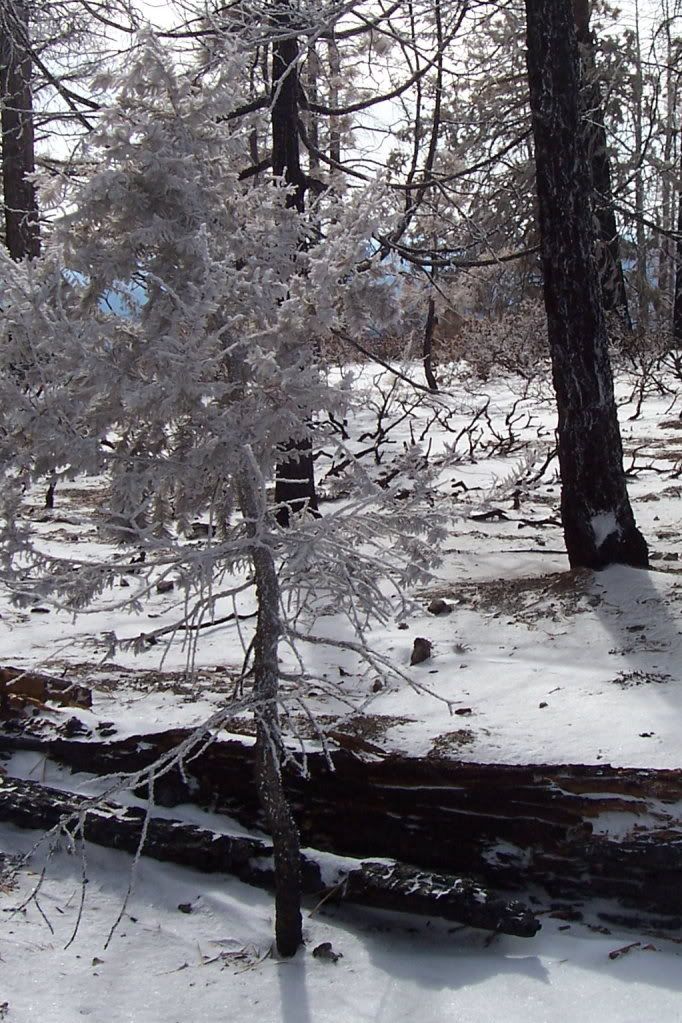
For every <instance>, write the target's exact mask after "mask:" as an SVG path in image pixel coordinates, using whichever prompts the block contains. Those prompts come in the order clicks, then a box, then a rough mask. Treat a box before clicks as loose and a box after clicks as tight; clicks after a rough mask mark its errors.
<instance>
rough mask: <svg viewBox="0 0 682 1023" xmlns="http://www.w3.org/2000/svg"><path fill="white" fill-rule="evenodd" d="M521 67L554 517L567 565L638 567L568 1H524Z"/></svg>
mask: <svg viewBox="0 0 682 1023" xmlns="http://www.w3.org/2000/svg"><path fill="white" fill-rule="evenodd" d="M526 13H527V60H528V78H529V85H530V105H531V114H532V121H533V134H534V138H535V162H536V173H537V194H538V207H539V221H540V236H541V249H542V265H543V273H544V296H545V307H546V310H547V321H548V335H549V345H550V351H551V357H552V371H553V378H554V387H555V391H556V396H557V408H558V448H559V464H560V468H561V478H562V496H561V514H562V521H563V527H564V537H565V541H566V550H567V553H568V557H569V561H570V563H571V566H573V567H577V566H585V567H588V568H602V567H604V566H605V565H608V564H610V563H612V562H622V563H625V564H630V565H636V566H642V567H643V566H646V565H647V564H648V552H647V546H646V543H645V541H644V539H643V537H642V535H641V533H640V532H639V530H638V529H637V527H636V525H635V520H634V516H633V513H632V508H631V507H630V501H629V498H628V494H627V488H626V484H625V474H624V472H623V455H622V444H621V437H620V429H619V426H618V416H617V411H616V404H615V400H614V394H613V379H612V375H611V365H610V362H609V354H608V339H607V333H606V325H605V320H604V312H603V308H602V305H601V299H600V294H599V286H598V275H597V268H596V264H595V259H594V241H595V239H594V230H593V224H592V211H591V203H590V191H591V180H590V173H589V168H588V163H587V157H586V153H585V146H584V141H583V139H584V135H583V132H582V127H581V110H580V101H579V82H580V78H579V56H578V45H577V39H576V31H575V23H574V20H573V11H572V6H571V0H526Z"/></svg>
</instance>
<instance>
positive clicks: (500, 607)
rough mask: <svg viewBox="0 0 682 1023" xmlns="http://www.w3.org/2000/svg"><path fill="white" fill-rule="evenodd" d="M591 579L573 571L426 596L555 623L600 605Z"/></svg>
mask: <svg viewBox="0 0 682 1023" xmlns="http://www.w3.org/2000/svg"><path fill="white" fill-rule="evenodd" d="M593 579H594V575H593V573H592V572H591V571H590V570H589V569H574V570H571V571H569V572H554V573H551V574H549V575H542V576H526V577H524V578H521V579H489V580H486V581H485V582H479V583H469V584H466V585H464V586H461V587H459V588H458V589H457V590H454V591H453V590H448V591H445V590H439V591H438V592H435V591H431V590H430V591H429V593H428V596H429V597H442V598H443V599H445V600H448V601H454V602H456V603H457V604H459V605H460V606H462V605H464V606H467V607H471V608H473V609H475V610H477V611H481V612H484V613H488V614H490V613H492V614H494V615H495V616H496V617H497V616H498V615H499V616H505V617H507V616H508V617H510V618H512V619H513V620H515V621H518V622H523V623H524V624H526V625H534V624H535V623H536V621H537V620H538V619H539V618H550V619H551V620H552V621H558V620H559V619H560V618H562V617H568V616H571V615H575V614H579V613H582V612H584V611H587V610H589V608H590V607H595V606H596V605H597V604H599V603H601V599H602V598H601V597H600V596H599V594H598V593H595V592H593V589H592V582H593Z"/></svg>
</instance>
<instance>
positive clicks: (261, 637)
mask: <svg viewBox="0 0 682 1023" xmlns="http://www.w3.org/2000/svg"><path fill="white" fill-rule="evenodd" d="M106 84H107V87H108V88H110V89H111V90H112V92H113V91H116V93H117V100H116V103H115V105H114V106H113V107H112V109H111V110H109V111H107V112H105V113H104V114H103V116H102V119H101V122H100V124H99V126H98V129H97V131H96V132H94V133H93V135H92V137H91V138H90V139H89V141H88V144H87V145H88V149H87V155H88V157H89V160H90V165H91V166H92V167H93V168H94V169H93V173H92V176H91V177H90V178H89V180H87V181H86V182H85V183H84V184H83V185H82V186H81V187H79V188H77V189H76V190H75V191H69V193H68V196H69V198H68V201H69V208H70V212H69V214H68V216H66V217H65V218H63V220H62V221H61V222H60V223H58V224H57V225H56V226H55V230H54V232H53V235H52V237H51V239H50V241H49V244H48V245H47V246H46V249H45V252H44V254H43V256H42V257H41V258H40V259H35V260H32V261H24V262H22V263H19V264H16V263H14V262H12V261H11V260H10V259H9V258H5V259H3V260H2V262H1V264H0V279H1V281H2V293H3V313H4V316H3V322H2V328H1V330H2V337H1V338H0V342H1V343H0V362H1V366H0V370H1V371H2V372H1V382H0V403H1V404H0V407H1V408H2V416H1V420H0V472H1V473H2V479H3V486H2V492H1V495H0V500H1V502H2V510H1V518H0V524H1V532H0V553H1V561H0V567H1V573H2V579H3V581H4V582H5V583H6V585H8V586H9V587H10V588H11V590H12V591H13V593H14V595H15V597H16V598H17V599H18V600H20V601H21V600H30V599H32V598H34V597H36V596H40V599H43V600H53V601H56V602H59V603H60V605H61V606H68V607H71V608H73V609H74V610H87V609H88V608H91V607H93V606H96V605H98V601H99V602H100V603H99V606H101V600H102V599H103V597H104V596H105V595H106V594H107V593H108V592H109V591H110V590H111V587H112V586H113V585H114V583H115V582H116V580H117V579H118V578H119V577H120V575H121V574H122V573H123V572H124V571H125V570H126V568H127V561H126V559H125V557H124V558H123V559H122V558H121V554H120V552H119V551H118V550H117V549H116V548H115V547H113V548H112V552H111V557H110V558H109V559H105V560H103V561H102V560H97V561H92V560H90V561H89V560H87V559H82V560H81V561H74V559H73V558H70V559H63V558H61V557H59V556H58V555H53V554H50V553H49V552H46V551H45V550H43V549H42V548H41V545H40V543H39V539H38V540H36V538H35V537H34V536H32V534H31V530H30V523H28V522H27V520H26V519H25V518H24V517H23V516H22V493H23V491H24V490H25V488H27V487H28V486H29V485H30V484H31V483H33V482H34V481H36V480H37V479H39V477H40V476H41V474H42V473H44V472H46V471H51V470H52V469H53V468H54V467H58V471H59V474H60V476H63V477H66V478H74V477H76V476H79V475H82V474H86V475H95V476H102V475H104V476H105V477H106V478H107V479H108V483H109V492H108V498H107V501H106V504H105V508H104V528H105V529H106V530H107V531H108V533H109V535H110V536H111V537H112V538H115V539H116V540H118V541H119V542H123V543H124V544H126V545H127V546H128V548H129V549H133V550H137V551H139V552H141V553H142V554H143V555H144V560H143V561H142V562H140V574H139V576H137V577H136V578H137V583H136V587H135V588H134V590H132V592H130V593H128V592H127V591H126V595H125V596H124V597H123V598H119V604H120V603H126V604H127V605H128V606H129V607H130V608H131V609H133V610H134V609H139V607H140V606H141V604H142V602H143V601H144V598H145V596H146V595H147V594H148V593H149V592H150V590H151V588H152V586H153V582H152V580H153V579H154V578H156V579H158V577H159V575H163V574H167V573H168V572H170V571H172V572H173V573H174V574H175V576H176V578H178V579H179V580H180V584H181V586H182V587H183V588H184V591H185V595H186V602H185V607H186V613H185V617H184V619H183V621H182V622H179V623H178V627H180V626H182V625H184V624H186V623H187V621H190V620H191V621H192V622H193V623H195V624H196V623H197V622H201V621H202V620H204V619H205V618H206V617H207V616H208V617H209V618H210V615H211V613H212V610H213V608H214V607H215V605H216V602H217V601H218V600H219V599H224V598H226V597H228V598H229V597H230V596H231V597H233V598H235V597H236V596H237V595H238V594H239V593H240V592H242V591H243V590H244V588H245V586H254V585H255V590H256V594H257V602H258V616H257V625H256V629H255V633H254V635H253V637H252V640H251V642H250V643H248V644H246V645H247V649H246V658H245V666H244V675H245V676H246V675H247V674H248V672H247V668H252V670H253V701H252V706H253V710H254V714H255V718H256V723H257V747H258V757H257V762H258V779H257V780H258V786H259V791H260V795H261V799H262V803H263V806H264V809H265V812H266V815H267V818H268V821H269V825H270V828H271V830H272V835H273V844H274V848H275V865H276V878H277V893H276V905H277V914H276V936H277V945H278V948H279V950H280V952H281V953H282V954H284V955H290V954H293V953H294V952H295V950H296V948H297V947H298V945H299V944H300V941H301V917H300V908H299V904H300V894H299V870H300V864H299V850H298V834H297V830H296V826H295V823H294V821H293V820H292V818H291V814H290V812H289V808H288V804H287V800H286V797H285V793H284V789H283V786H282V779H281V772H280V768H281V762H282V758H283V756H284V755H285V751H284V748H283V742H282V737H281V734H280V728H279V719H280V712H281V707H282V706H283V704H282V700H283V699H284V697H283V694H282V690H281V685H280V683H281V674H282V669H281V666H280V660H279V658H280V655H281V648H282V644H286V646H287V648H288V649H289V651H290V656H293V657H294V658H295V663H296V664H298V669H297V670H296V672H295V673H294V674H293V675H292V676H290V677H289V678H288V681H287V687H288V688H287V693H286V694H284V695H285V697H286V698H287V699H289V700H290V701H294V702H296V701H298V702H300V701H301V700H302V699H304V697H305V687H306V684H307V674H306V669H305V663H304V656H303V653H302V648H303V647H304V646H305V644H306V643H308V642H311V641H313V637H311V631H310V630H311V623H312V622H313V621H314V619H315V617H316V615H317V614H318V613H319V611H320V609H322V608H324V607H328V606H330V604H331V605H333V606H334V607H335V609H336V610H339V609H340V610H343V611H345V612H346V614H347V617H348V619H349V620H350V621H351V623H352V628H353V633H354V637H353V639H352V640H348V641H347V642H346V647H347V648H349V649H352V650H355V651H356V652H357V653H358V654H360V655H362V656H365V657H366V658H367V659H368V660H369V661H370V663H374V662H373V661H372V656H373V655H372V653H371V650H370V648H369V646H368V643H367V638H366V629H367V628H368V625H369V623H370V621H371V619H372V617H373V616H377V615H378V616H379V617H381V616H386V614H388V613H389V612H390V609H391V608H392V606H393V605H392V603H391V601H389V600H388V598H387V597H386V596H385V594H384V591H382V589H381V586H380V585H378V582H377V580H378V579H379V578H380V577H381V576H386V575H389V576H392V577H393V582H394V584H395V587H396V592H397V593H398V599H399V600H400V599H401V598H400V593H401V588H402V586H403V584H404V582H405V581H406V580H408V579H409V578H413V577H414V576H415V574H418V570H417V569H415V568H414V565H415V564H420V565H421V566H422V567H424V566H427V565H428V564H429V563H430V562H431V561H432V559H433V550H434V549H435V548H436V547H437V541H438V538H439V535H440V533H439V527H438V520H437V517H435V516H434V514H433V511H432V510H431V509H430V508H427V513H426V515H425V516H424V520H423V522H422V521H421V520H420V519H419V517H418V516H417V515H416V512H415V509H416V508H417V506H418V504H419V500H420V494H419V491H420V488H421V487H422V479H423V473H422V474H421V475H420V474H419V473H416V478H415V482H414V498H413V499H412V500H410V499H408V500H407V501H401V502H396V503H394V502H393V501H392V500H391V498H392V492H391V488H390V487H384V488H380V487H377V486H376V485H374V484H373V483H372V482H371V480H369V479H367V478H366V477H365V475H364V473H363V471H362V469H361V467H360V466H358V465H356V464H355V463H354V462H353V459H352V457H347V458H346V462H347V465H348V469H347V472H348V479H347V485H348V487H349V495H350V496H349V497H348V499H347V500H346V502H345V503H344V506H343V509H341V510H340V511H338V512H335V513H333V514H328V515H326V516H325V517H324V520H318V519H316V518H314V517H313V516H310V515H309V514H308V513H307V511H306V509H305V508H304V509H303V510H302V511H301V512H300V513H299V514H298V515H297V516H295V517H294V519H293V521H292V523H291V528H289V529H287V530H282V529H279V528H278V526H277V523H276V512H277V508H276V506H275V507H273V506H272V502H271V501H270V499H269V496H268V485H269V481H270V480H271V479H272V477H273V473H274V468H275V463H276V461H277V458H278V452H279V451H280V449H281V445H282V444H283V443H286V442H288V441H291V440H293V441H295V442H299V441H300V442H301V443H306V442H309V441H310V438H311V435H312V433H313V432H315V434H316V435H317V437H318V438H319V439H322V440H324V441H325V443H329V444H334V443H335V442H336V440H335V436H334V435H333V434H331V433H330V434H327V433H325V427H324V425H323V422H324V421H326V420H327V419H328V415H327V416H325V417H320V416H319V412H320V411H321V410H323V411H324V412H325V413H327V414H328V413H335V414H336V415H337V416H340V415H343V413H344V411H345V410H346V408H347V406H348V403H349V401H350V400H351V390H350V388H349V387H348V381H344V380H341V381H340V383H336V384H335V383H334V381H333V380H330V379H329V378H328V377H327V376H326V375H325V374H324V373H323V372H321V371H320V369H319V368H317V365H316V360H315V359H314V358H312V357H311V356H312V351H313V349H314V347H315V345H316V342H317V340H318V339H324V338H325V337H327V336H329V335H330V333H332V332H334V331H338V330H351V331H353V333H354V335H355V336H358V337H363V336H364V334H365V333H369V332H370V331H371V329H372V328H373V327H374V328H376V325H377V323H381V322H382V321H385V320H386V318H387V317H389V316H390V313H391V310H392V308H393V306H394V305H395V301H394V298H392V297H391V298H389V296H388V295H387V294H386V290H387V289H386V288H385V286H384V282H383V272H382V270H381V268H380V267H378V268H377V266H376V265H375V263H376V257H372V256H371V255H370V250H369V248H368V239H369V238H370V237H371V234H372V230H373V227H374V226H375V219H376V218H377V217H379V218H381V219H383V216H384V213H383V209H382V206H383V199H382V192H381V189H379V188H378V187H377V188H373V189H371V190H370V192H369V193H368V194H366V195H365V194H362V195H360V194H359V195H357V196H356V198H355V200H354V201H353V202H352V203H350V202H348V203H345V204H341V203H340V202H335V201H334V200H332V199H329V200H328V202H327V206H326V207H320V208H319V209H318V210H316V216H315V221H314V231H313V229H312V228H311V227H310V226H309V224H308V222H307V221H306V220H305V218H304V217H302V216H301V214H300V212H299V211H298V210H297V209H296V208H295V207H292V204H291V202H290V191H289V189H288V187H286V186H285V185H283V184H282V185H277V184H276V183H273V182H272V181H270V182H262V183H260V184H258V185H255V186H254V185H253V184H252V183H251V182H249V183H244V182H242V181H240V170H241V168H242V167H243V166H244V165H245V163H246V162H248V146H249V137H250V132H251V124H250V122H249V120H248V118H246V119H243V120H240V121H239V122H238V123H234V122H230V121H228V120H226V119H225V118H224V117H223V114H224V111H225V110H226V109H228V110H229V109H234V108H235V107H237V106H238V105H239V104H240V103H241V102H242V101H243V99H244V94H243V93H242V92H241V89H242V86H243V87H244V91H245V90H246V87H247V85H248V82H247V75H246V73H245V70H244V60H243V56H242V54H240V52H239V51H238V50H237V49H236V48H232V49H231V50H229V49H228V50H227V51H226V52H225V53H224V54H223V56H222V59H221V62H220V67H219V70H218V71H217V72H215V73H213V74H212V75H210V76H209V75H207V74H206V73H205V74H204V75H203V76H201V77H198V76H196V75H195V74H193V73H191V71H188V72H187V73H186V74H183V73H181V72H178V71H175V70H174V69H173V62H172V61H171V60H170V58H169V57H168V56H167V54H166V53H165V52H164V50H163V48H162V47H161V45H160V44H159V42H158V40H157V39H156V38H155V37H154V36H153V35H151V34H149V33H147V34H146V35H145V36H144V37H143V39H142V42H141V47H140V50H139V55H138V57H137V58H136V60H135V61H133V62H132V64H131V67H130V69H129V70H128V72H127V74H126V77H125V79H124V80H123V81H122V82H111V83H106ZM253 116H254V117H257V116H259V115H257V114H254V115H253ZM131 282H137V283H138V284H139V285H140V288H141V289H142V290H143V293H144V300H143V302H142V304H141V307H140V306H138V305H136V303H135V301H134V300H133V299H132V298H131V292H130V284H131ZM112 293H118V295H119V296H120V299H121V301H123V302H126V301H127V302H128V303H129V305H130V316H129V317H127V318H126V317H120V316H114V315H110V314H107V312H106V309H105V306H106V301H107V300H109V301H110V300H111V296H112ZM346 454H347V453H346ZM410 458H411V456H410V455H409V453H408V456H407V461H408V463H410ZM411 464H412V468H413V469H415V467H416V465H417V462H416V461H414V460H412V463H411ZM396 485H397V486H399V485H400V484H399V482H397V484H396ZM206 512H208V514H209V515H210V520H211V524H212V527H213V530H212V533H213V536H212V538H210V539H209V540H208V541H207V542H206V544H204V545H202V546H200V547H199V548H197V547H196V546H195V545H192V544H188V543H187V542H186V540H185V530H186V527H187V525H188V524H189V522H190V521H191V520H192V518H194V517H195V516H197V515H201V514H206ZM422 528H424V531H425V532H426V533H427V536H426V537H425V543H424V544H420V542H419V540H418V539H417V538H416V534H417V533H418V532H419V531H420V530H421V529H422ZM388 533H391V534H392V535H395V533H402V534H404V536H403V540H402V542H401V544H400V545H398V549H399V550H400V554H399V555H398V554H396V556H395V558H394V559H391V557H390V555H388V554H387V552H386V543H385V538H386V535H387V534H388ZM408 534H409V535H408ZM350 552H352V553H350ZM128 557H129V555H128ZM244 570H246V571H247V573H250V574H251V575H250V578H249V579H247V581H246V582H245V581H244ZM117 592H118V593H120V592H121V591H120V590H119V591H117ZM148 639H149V637H148V636H141V637H140V640H139V643H140V644H141V645H144V643H145V642H146V641H147V640H148ZM314 641H316V642H319V635H317V634H316V635H315V637H314Z"/></svg>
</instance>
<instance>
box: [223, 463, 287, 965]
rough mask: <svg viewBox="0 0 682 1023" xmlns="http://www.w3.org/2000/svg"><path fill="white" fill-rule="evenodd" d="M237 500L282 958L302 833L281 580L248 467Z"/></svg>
mask: <svg viewBox="0 0 682 1023" xmlns="http://www.w3.org/2000/svg"><path fill="white" fill-rule="evenodd" d="M239 501H240V506H241V511H242V514H243V516H244V519H245V522H246V528H247V532H248V534H249V536H250V537H251V538H253V539H254V541H255V542H254V544H253V547H252V549H251V560H252V563H253V568H254V575H255V579H256V595H257V600H258V620H257V624H256V635H255V639H254V662H253V668H254V697H255V699H256V707H255V715H256V783H257V787H258V795H259V798H260V802H261V806H262V807H263V811H264V813H265V817H266V820H267V823H268V827H269V829H270V834H271V835H272V845H273V850H274V859H275V938H276V942H277V951H278V952H279V954H280V955H282V956H292V955H295V953H296V950H297V949H298V947H299V946H300V945H301V944H302V942H303V931H302V927H303V924H302V920H301V851H300V842H299V837H298V829H297V827H296V824H295V822H294V819H293V817H292V815H291V811H290V809H289V802H288V800H287V797H286V793H285V791H284V784H283V781H282V752H283V747H282V737H281V733H280V728H279V712H278V706H277V694H278V688H279V663H278V658H277V651H278V647H279V637H280V632H281V626H280V619H279V601H280V596H279V581H278V579H277V570H276V568H275V562H274V559H273V556H272V550H271V548H270V546H269V544H268V543H267V541H266V540H264V539H263V537H262V536H261V535H259V526H261V528H262V524H263V520H264V514H265V508H264V506H263V502H262V501H261V500H260V489H259V485H258V481H257V480H256V479H255V478H254V473H253V469H252V467H251V466H250V465H248V464H247V465H245V467H244V470H243V472H242V476H241V478H240V480H239Z"/></svg>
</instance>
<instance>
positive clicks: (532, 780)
mask: <svg viewBox="0 0 682 1023" xmlns="http://www.w3.org/2000/svg"><path fill="white" fill-rule="evenodd" d="M27 727H30V725H29V726H26V725H22V724H21V723H17V724H16V725H15V729H17V730H16V731H15V732H10V731H9V730H8V728H9V726H8V727H7V728H6V730H5V732H4V733H3V734H2V735H1V736H0V749H3V748H4V749H5V750H13V749H33V750H36V751H40V752H42V753H43V754H45V755H47V756H49V757H50V758H52V759H54V760H58V761H61V762H63V763H65V764H68V765H69V766H71V767H72V768H73V769H74V770H84V771H89V772H94V773H101V774H105V773H117V772H128V771H134V770H140V769H142V768H144V767H147V766H149V765H150V764H152V763H153V762H154V761H155V760H156V759H157V758H158V757H159V755H160V754H162V753H165V752H168V750H170V749H173V748H175V747H176V746H177V745H179V744H180V743H181V742H183V741H184V740H185V739H186V738H187V735H188V733H187V732H186V731H184V730H175V731H172V732H167V733H157V734H151V735H149V734H147V735H140V736H134V737H131V738H128V739H126V740H124V741H121V742H101V741H99V742H98V741H93V740H89V741H73V740H71V741H69V740H64V739H53V740H51V741H49V742H48V741H46V740H45V738H44V737H39V736H32V735H30V734H29V733H27V731H26V728H27ZM338 740H339V741H341V742H344V743H348V746H349V748H348V749H340V750H338V751H336V752H334V753H333V755H332V759H333V766H334V770H333V771H332V770H330V767H329V764H328V762H327V760H326V758H325V757H324V756H323V755H322V754H317V753H310V754H309V755H308V758H307V768H308V776H307V777H306V778H303V777H301V775H300V773H299V772H298V771H296V770H295V769H293V768H292V767H288V768H285V769H284V772H283V774H284V783H285V789H286V794H287V798H288V800H289V803H290V805H291V807H292V811H293V814H294V817H295V819H296V822H297V825H298V827H299V829H300V832H301V835H302V838H303V840H304V844H305V845H307V846H311V847H313V848H316V849H323V850H327V851H330V852H334V853H337V854H341V855H346V856H353V857H356V858H358V859H368V858H370V857H371V858H376V857H389V858H391V859H392V860H396V861H399V862H403V863H410V864H413V865H414V866H415V867H416V868H418V869H419V870H422V871H435V872H442V873H445V874H448V875H455V876H460V877H461V876H464V877H469V878H473V879H475V880H476V881H477V882H480V883H482V884H483V885H484V886H488V887H491V888H501V889H506V890H512V891H514V890H515V891H523V890H524V889H525V890H527V889H528V887H529V886H531V885H539V886H541V887H542V888H544V890H545V891H546V892H548V893H549V894H550V895H551V896H552V897H555V898H561V899H575V900H591V899H595V898H600V897H601V898H609V899H613V900H616V901H617V902H618V903H619V904H620V906H621V907H622V908H623V909H624V910H626V911H627V912H629V913H630V917H631V920H633V921H634V920H636V921H638V924H637V925H638V926H640V925H644V924H652V925H655V926H665V927H670V928H680V927H682V814H680V811H679V806H680V805H681V804H682V771H653V770H649V771H644V770H637V769H627V768H613V767H610V766H609V765H602V764H600V765H590V764H587V765H585V764H573V765H552V764H536V765H501V764H477V763H462V762H458V761H454V760H446V759H421V760H418V759H414V758H409V757H402V756H399V755H395V754H391V755H384V756H382V757H379V756H370V755H368V754H367V755H365V754H363V755H356V754H355V753H353V752H351V750H350V747H351V746H352V743H353V739H352V737H351V736H347V737H343V736H342V735H340V734H339V736H338ZM254 765H255V751H254V747H253V746H246V745H244V744H243V743H241V742H238V741H231V742H215V743H213V744H212V745H211V746H210V747H208V748H207V749H206V750H204V751H203V752H202V753H201V754H200V755H199V756H197V757H190V758H188V759H187V761H186V763H185V766H184V771H183V773H182V775H181V773H180V771H177V772H176V773H175V774H174V775H168V776H164V777H162V778H159V779H157V780H156V782H155V801H156V802H157V803H158V804H160V805H167V806H173V805H177V804H179V803H183V802H189V801H196V800H198V801H200V802H201V803H203V804H206V805H210V806H212V807H216V808H217V809H219V810H221V811H223V812H225V813H227V814H230V815H232V816H234V817H236V818H237V819H238V820H239V821H240V822H241V823H243V824H245V825H246V826H248V827H250V828H253V827H254V826H255V827H259V828H262V827H263V825H264V823H265V822H264V819H263V816H262V809H261V806H260V802H259V799H258V793H257V788H256V785H255V780H254ZM140 794H141V795H143V796H144V795H145V792H144V791H143V792H141V793H140ZM602 815H608V818H609V820H610V821H613V818H614V817H618V816H619V815H622V819H623V821H624V826H623V827H622V828H619V829H617V831H618V832H620V833H621V834H622V837H619V838H613V837H611V836H610V835H609V834H605V833H599V830H598V828H596V827H595V824H596V823H597V822H598V821H599V818H600V816H602ZM633 817H634V818H635V819H636V821H637V824H636V826H635V827H633V828H632V830H631V832H628V826H629V824H630V822H631V821H632V819H633ZM183 862H184V861H183ZM217 869H226V868H217ZM304 883H305V881H304Z"/></svg>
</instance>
